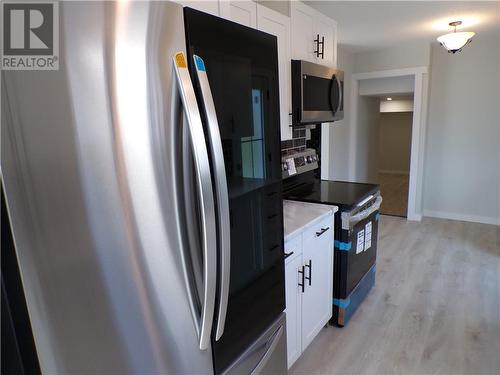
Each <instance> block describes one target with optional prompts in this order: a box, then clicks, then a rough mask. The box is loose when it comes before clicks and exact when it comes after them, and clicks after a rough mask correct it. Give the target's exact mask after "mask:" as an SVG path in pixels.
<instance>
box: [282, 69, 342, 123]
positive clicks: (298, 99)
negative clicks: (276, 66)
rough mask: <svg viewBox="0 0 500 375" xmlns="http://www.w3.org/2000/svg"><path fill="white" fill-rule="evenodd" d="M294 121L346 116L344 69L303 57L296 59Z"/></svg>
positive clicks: (318, 121)
mask: <svg viewBox="0 0 500 375" xmlns="http://www.w3.org/2000/svg"><path fill="white" fill-rule="evenodd" d="M292 111H293V112H292V119H293V125H305V124H318V123H322V122H333V121H337V120H341V119H343V118H344V72H343V71H341V70H338V69H333V68H329V67H327V66H323V65H318V64H313V63H310V62H307V61H303V60H292Z"/></svg>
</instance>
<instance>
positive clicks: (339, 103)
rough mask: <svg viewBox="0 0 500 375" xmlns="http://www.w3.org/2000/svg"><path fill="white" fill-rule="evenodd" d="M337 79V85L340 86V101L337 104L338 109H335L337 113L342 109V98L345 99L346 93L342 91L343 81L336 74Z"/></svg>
mask: <svg viewBox="0 0 500 375" xmlns="http://www.w3.org/2000/svg"><path fill="white" fill-rule="evenodd" d="M335 81H336V82H337V87H338V88H339V102H338V104H337V109H336V110H335V113H337V112H338V111H340V106H341V105H342V100H343V99H344V93H343V92H342V83H341V82H340V79H339V78H338V77H337V76H335Z"/></svg>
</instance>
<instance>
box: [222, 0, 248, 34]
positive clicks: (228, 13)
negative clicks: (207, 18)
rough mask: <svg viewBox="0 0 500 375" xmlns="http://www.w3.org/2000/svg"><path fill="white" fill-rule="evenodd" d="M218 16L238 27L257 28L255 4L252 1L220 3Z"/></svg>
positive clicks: (223, 0) (223, 1)
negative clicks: (238, 25) (235, 23)
mask: <svg viewBox="0 0 500 375" xmlns="http://www.w3.org/2000/svg"><path fill="white" fill-rule="evenodd" d="M220 16H221V17H224V18H225V19H228V20H230V21H233V22H237V23H239V24H240V25H245V26H248V27H253V28H254V29H255V28H257V3H255V2H254V1H225V0H221V1H220Z"/></svg>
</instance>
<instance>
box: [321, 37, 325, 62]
mask: <svg viewBox="0 0 500 375" xmlns="http://www.w3.org/2000/svg"><path fill="white" fill-rule="evenodd" d="M321 58H322V59H324V58H325V37H324V36H322V37H321Z"/></svg>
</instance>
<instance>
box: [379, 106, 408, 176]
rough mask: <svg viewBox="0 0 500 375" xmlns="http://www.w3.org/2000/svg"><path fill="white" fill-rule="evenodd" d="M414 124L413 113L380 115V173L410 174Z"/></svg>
mask: <svg viewBox="0 0 500 375" xmlns="http://www.w3.org/2000/svg"><path fill="white" fill-rule="evenodd" d="M389 103H390V102H389ZM412 122H413V112H392V113H381V114H380V124H379V146H378V170H379V172H385V173H402V174H408V173H409V171H410V148H411V127H412Z"/></svg>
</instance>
